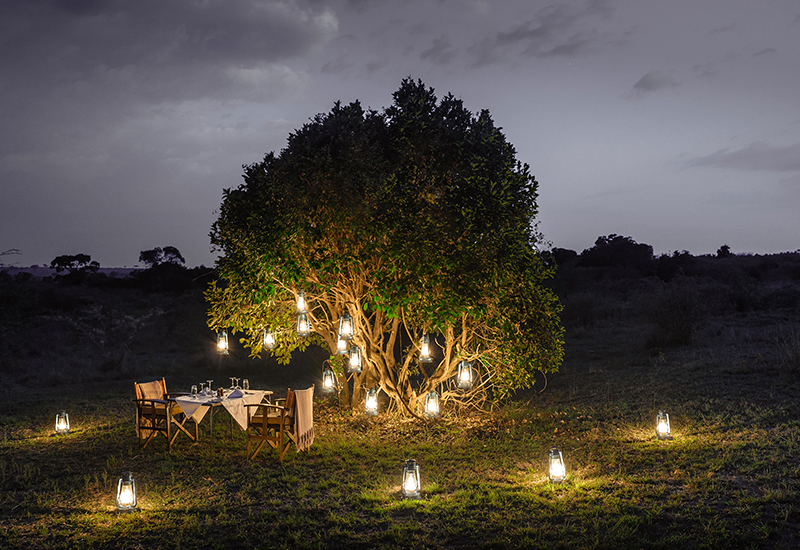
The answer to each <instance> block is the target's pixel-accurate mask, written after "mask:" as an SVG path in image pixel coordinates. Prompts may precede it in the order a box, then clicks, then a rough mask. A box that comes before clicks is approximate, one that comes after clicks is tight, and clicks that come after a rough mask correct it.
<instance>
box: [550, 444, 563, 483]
mask: <svg viewBox="0 0 800 550" xmlns="http://www.w3.org/2000/svg"><path fill="white" fill-rule="evenodd" d="M547 462H548V463H549V465H550V482H551V483H561V482H562V481H564V480H565V479H567V469H566V467H565V466H564V457H563V456H562V455H561V451H559V450H558V447H553V448H552V449H550V452H549V453H548V455H547Z"/></svg>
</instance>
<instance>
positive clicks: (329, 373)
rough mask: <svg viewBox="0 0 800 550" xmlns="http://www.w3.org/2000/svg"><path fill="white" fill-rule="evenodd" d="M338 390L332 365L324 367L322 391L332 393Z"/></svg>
mask: <svg viewBox="0 0 800 550" xmlns="http://www.w3.org/2000/svg"><path fill="white" fill-rule="evenodd" d="M335 389H336V375H334V374H333V369H332V368H331V367H330V365H327V364H326V365H325V366H324V367H322V391H324V392H325V393H330V392H332V391H333V390H335Z"/></svg>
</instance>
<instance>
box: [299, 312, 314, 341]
mask: <svg viewBox="0 0 800 550" xmlns="http://www.w3.org/2000/svg"><path fill="white" fill-rule="evenodd" d="M310 332H311V326H310V325H309V324H308V315H307V314H305V313H301V314H300V315H298V316H297V335H298V336H300V337H302V338H305V337H306V336H308V335H309V333H310Z"/></svg>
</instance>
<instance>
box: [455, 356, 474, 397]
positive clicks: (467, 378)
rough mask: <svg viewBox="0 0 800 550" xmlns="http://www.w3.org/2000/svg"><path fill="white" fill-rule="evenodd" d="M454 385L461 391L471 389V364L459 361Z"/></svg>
mask: <svg viewBox="0 0 800 550" xmlns="http://www.w3.org/2000/svg"><path fill="white" fill-rule="evenodd" d="M456 383H457V384H458V388H459V389H461V390H468V389H470V388H471V387H472V363H470V362H469V361H461V362H460V363H459V364H458V373H457V375H456Z"/></svg>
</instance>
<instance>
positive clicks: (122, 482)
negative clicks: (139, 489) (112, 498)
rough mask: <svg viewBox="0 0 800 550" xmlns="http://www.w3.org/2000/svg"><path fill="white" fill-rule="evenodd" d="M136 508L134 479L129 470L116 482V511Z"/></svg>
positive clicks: (127, 510) (128, 510) (129, 510)
mask: <svg viewBox="0 0 800 550" xmlns="http://www.w3.org/2000/svg"><path fill="white" fill-rule="evenodd" d="M135 509H136V480H135V479H133V476H132V475H131V473H130V472H124V473H123V474H122V477H121V478H119V481H118V482H117V511H118V512H132V511H133V510H135Z"/></svg>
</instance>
